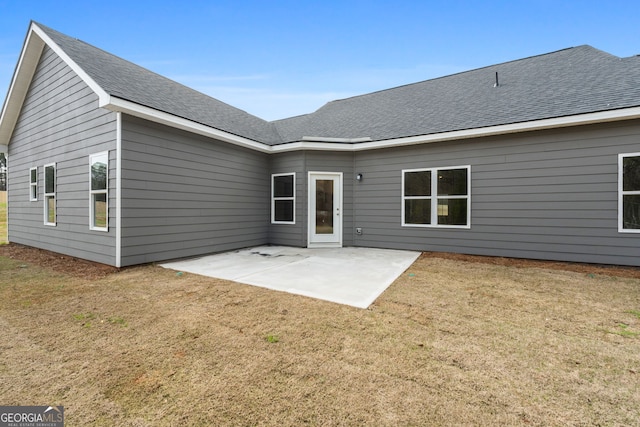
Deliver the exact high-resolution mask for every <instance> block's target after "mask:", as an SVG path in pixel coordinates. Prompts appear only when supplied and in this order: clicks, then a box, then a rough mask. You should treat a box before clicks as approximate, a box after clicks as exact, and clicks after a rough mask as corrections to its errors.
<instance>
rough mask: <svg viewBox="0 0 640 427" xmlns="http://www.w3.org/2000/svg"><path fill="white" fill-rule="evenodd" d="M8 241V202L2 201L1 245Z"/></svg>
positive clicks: (0, 202) (0, 219)
mask: <svg viewBox="0 0 640 427" xmlns="http://www.w3.org/2000/svg"><path fill="white" fill-rule="evenodd" d="M7 241H8V238H7V202H2V201H0V245H3V244H6V243H7Z"/></svg>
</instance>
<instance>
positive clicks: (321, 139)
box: [302, 136, 372, 144]
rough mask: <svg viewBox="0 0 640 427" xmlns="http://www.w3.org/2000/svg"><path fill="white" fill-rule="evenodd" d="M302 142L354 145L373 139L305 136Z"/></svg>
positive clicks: (366, 137)
mask: <svg viewBox="0 0 640 427" xmlns="http://www.w3.org/2000/svg"><path fill="white" fill-rule="evenodd" d="M302 141H313V142H341V143H348V144H354V143H358V142H369V141H372V139H371V137H368V136H365V137H363V138H329V137H323V136H303V137H302Z"/></svg>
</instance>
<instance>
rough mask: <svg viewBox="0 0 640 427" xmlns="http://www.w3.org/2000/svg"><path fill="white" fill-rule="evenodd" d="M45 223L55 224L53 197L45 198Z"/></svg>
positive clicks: (54, 201)
mask: <svg viewBox="0 0 640 427" xmlns="http://www.w3.org/2000/svg"><path fill="white" fill-rule="evenodd" d="M46 206H47V222H49V223H52V224H53V223H55V222H56V198H55V197H53V196H48V197H47V204H46Z"/></svg>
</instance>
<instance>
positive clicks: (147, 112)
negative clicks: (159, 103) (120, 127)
mask: <svg viewBox="0 0 640 427" xmlns="http://www.w3.org/2000/svg"><path fill="white" fill-rule="evenodd" d="M100 106H101V107H104V108H106V109H108V110H111V111H116V112H121V113H125V114H129V115H131V116H135V117H140V118H143V119H146V120H150V121H152V122H156V123H161V124H164V125H167V126H171V127H174V128H177V129H182V130H186V131H188V132H193V133H197V134H199V135H204V136H207V137H210V138H215V139H218V140H221V141H225V142H228V143H231V144H235V145H239V146H241V147H245V148H249V149H252V150H256V151H262V152H263V153H269V152H270V151H271V147H270V146H269V145H267V144H263V143H261V142H257V141H253V140H251V139H248V138H244V137H242V136H238V135H234V134H232V133H229V132H225V131H223V130H220V129H216V128H213V127H210V126H206V125H203V124H201V123H197V122H194V121H191V120H188V119H184V118H182V117H178V116H174V115H173V114H169V113H165V112H163V111H158V110H156V109H153V108H151V107H146V106H144V105H140V104H136V103H135V102H131V101H127V100H126V99H122V98H117V97H115V96H111V97H109V99H108V102H106V103H104V104H102V103H101V104H100Z"/></svg>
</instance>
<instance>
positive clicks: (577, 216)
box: [355, 121, 640, 265]
mask: <svg viewBox="0 0 640 427" xmlns="http://www.w3.org/2000/svg"><path fill="white" fill-rule="evenodd" d="M638 151H640V122H639V121H632V122H627V123H617V124H605V125H591V126H582V127H576V128H567V129H564V130H553V131H551V130H549V131H540V132H531V133H526V134H517V135H515V134H514V135H511V136H500V137H487V138H480V139H474V140H466V141H458V142H450V143H434V144H426V145H419V146H412V147H406V148H397V149H383V150H372V151H369V152H364V153H357V155H356V161H355V163H356V169H357V171H358V172H361V173H363V174H364V176H365V179H364V180H363V182H362V183H359V184H357V186H356V192H355V204H356V206H357V214H356V221H355V226H356V227H362V228H363V235H362V236H356V240H355V244H356V245H358V246H369V247H384V248H398V249H413V250H421V251H445V252H459V253H467V254H478V255H492V256H505V257H519V258H534V259H550V260H564V261H579V262H590V263H605V264H620V265H640V235H638V234H627V233H619V232H618V226H617V218H618V217H617V215H618V212H617V200H618V175H617V173H618V157H617V156H618V154H619V153H628V152H638ZM463 165H471V229H445V228H417V227H402V226H401V225H400V223H401V218H400V215H401V179H402V173H401V171H402V170H403V169H413V168H432V167H446V166H463Z"/></svg>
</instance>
